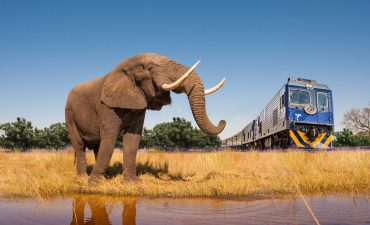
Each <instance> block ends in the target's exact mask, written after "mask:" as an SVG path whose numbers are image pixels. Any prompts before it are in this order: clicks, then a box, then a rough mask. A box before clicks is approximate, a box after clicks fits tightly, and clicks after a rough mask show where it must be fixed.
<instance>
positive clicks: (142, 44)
mask: <svg viewBox="0 0 370 225" xmlns="http://www.w3.org/2000/svg"><path fill="white" fill-rule="evenodd" d="M0 34H1V35H0V78H1V80H0V123H3V122H8V121H14V120H15V119H16V117H17V116H21V117H25V118H26V119H28V120H31V121H32V122H33V124H34V125H35V126H37V127H40V128H41V127H44V126H49V125H50V124H51V123H55V122H64V104H65V101H66V97H67V94H68V92H69V90H70V89H71V88H72V87H73V86H75V85H76V84H78V83H79V82H82V81H86V80H89V79H92V78H94V77H99V76H102V75H104V74H106V73H107V72H109V71H110V70H111V69H112V68H113V67H114V66H115V65H116V64H117V63H119V62H120V61H122V60H124V59H126V58H128V57H131V56H134V55H136V54H138V53H143V52H156V53H160V54H163V55H165V56H168V57H170V58H173V59H175V60H177V61H178V62H180V63H183V64H184V65H188V66H191V65H192V64H193V63H194V62H195V61H196V60H198V59H201V60H202V63H201V64H200V65H199V66H198V69H197V70H198V72H199V74H200V75H201V76H202V78H203V80H204V83H205V86H206V87H211V86H213V85H214V84H216V83H217V82H219V81H220V80H221V78H222V77H224V76H226V77H227V81H226V84H225V86H224V87H223V88H222V89H221V90H220V91H218V92H217V93H215V94H213V95H211V96H208V97H207V106H208V113H209V117H210V118H211V120H212V121H214V123H217V122H218V121H219V120H220V119H225V120H226V121H227V126H226V128H225V131H224V132H223V133H221V135H220V136H221V137H222V138H224V137H228V136H230V135H232V134H234V133H235V132H238V131H239V130H241V129H242V128H243V127H244V126H245V125H246V124H247V123H249V122H250V120H251V119H253V118H254V117H256V116H257V114H258V113H259V112H260V111H261V110H262V108H263V107H264V106H265V105H266V104H267V103H268V101H269V100H270V99H271V98H272V97H273V95H274V94H275V93H276V91H277V90H278V89H279V88H280V87H281V86H282V85H283V84H284V83H285V82H286V79H287V78H288V77H289V76H295V77H299V76H302V77H306V78H311V79H315V80H318V81H319V82H322V83H326V84H328V85H329V86H330V87H331V88H332V90H333V93H334V107H335V120H336V125H337V129H341V128H342V127H343V125H341V122H342V120H343V114H344V113H345V112H346V111H347V110H349V109H351V108H353V107H355V108H361V107H364V106H367V105H368V104H369V102H370V1H360V0H357V1H339V0H332V1H311V0H310V1H295V0H294V1H226V0H225V1H169V0H168V1H149V0H148V1H17V0H13V1H1V3H0ZM171 95H172V100H173V103H172V105H171V106H167V107H165V108H164V109H162V111H160V112H156V111H149V112H148V114H147V117H146V121H145V123H146V127H148V128H152V127H153V126H154V125H155V124H157V123H160V122H164V121H171V120H172V117H174V116H179V117H185V118H186V119H189V120H191V121H193V122H194V120H193V119H192V115H191V111H190V107H189V105H188V102H187V98H186V96H185V95H176V94H174V93H172V94H171Z"/></svg>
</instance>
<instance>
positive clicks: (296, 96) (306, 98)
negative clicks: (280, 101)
mask: <svg viewBox="0 0 370 225" xmlns="http://www.w3.org/2000/svg"><path fill="white" fill-rule="evenodd" d="M289 102H290V103H291V104H293V105H306V104H309V103H311V99H310V92H308V91H304V90H289Z"/></svg>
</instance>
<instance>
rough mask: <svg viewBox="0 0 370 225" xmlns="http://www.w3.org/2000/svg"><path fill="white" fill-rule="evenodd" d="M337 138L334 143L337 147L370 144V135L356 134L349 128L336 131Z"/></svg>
mask: <svg viewBox="0 0 370 225" xmlns="http://www.w3.org/2000/svg"><path fill="white" fill-rule="evenodd" d="M334 135H335V140H334V141H333V144H334V146H335V147H356V146H370V136H363V135H355V134H353V132H352V131H351V130H349V129H346V128H345V129H343V131H339V132H335V134H334Z"/></svg>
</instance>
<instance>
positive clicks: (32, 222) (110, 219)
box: [0, 195, 370, 225]
mask: <svg viewBox="0 0 370 225" xmlns="http://www.w3.org/2000/svg"><path fill="white" fill-rule="evenodd" d="M307 201H308V202H309V204H310V206H311V207H312V209H313V211H314V212H315V214H316V216H317V218H318V220H319V221H320V223H321V224H370V214H369V212H370V202H369V195H362V196H350V195H349V196H347V195H344V196H336V195H331V196H314V197H308V196H307ZM0 224H1V225H8V224H9V225H10V224H11V225H13V224H20V225H22V224H27V225H43V224H70V225H82V224H84V225H86V224H90V225H92V224H103V225H104V224H125V225H127V224H129V225H132V224H135V225H136V224H138V225H140V224H145V225H164V224H171V225H177V224H179V225H180V224H212V225H224V224H314V221H313V219H312V217H311V216H310V214H309V212H308V211H307V208H306V207H305V206H304V203H303V202H302V200H301V199H300V198H296V197H295V196H288V197H286V198H283V199H260V200H256V199H254V200H253V199H211V198H208V199H207V198H206V199H202V198H192V199H173V198H114V197H99V196H74V197H72V198H58V199H49V200H47V199H45V200H42V201H37V200H34V199H25V200H14V199H0Z"/></svg>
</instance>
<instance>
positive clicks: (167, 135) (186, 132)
mask: <svg viewBox="0 0 370 225" xmlns="http://www.w3.org/2000/svg"><path fill="white" fill-rule="evenodd" d="M220 144H221V140H220V138H219V137H218V136H217V135H207V134H205V133H204V132H203V131H201V130H199V129H197V128H194V127H193V126H192V125H191V122H189V121H186V120H185V119H184V118H177V117H174V118H173V121H172V122H168V123H160V124H157V125H156V126H155V127H154V128H153V130H148V129H146V128H144V131H143V136H142V140H141V143H140V146H141V147H157V148H161V149H165V150H168V151H171V150H175V149H183V150H184V149H191V148H217V147H219V146H220Z"/></svg>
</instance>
